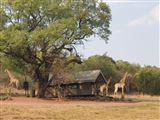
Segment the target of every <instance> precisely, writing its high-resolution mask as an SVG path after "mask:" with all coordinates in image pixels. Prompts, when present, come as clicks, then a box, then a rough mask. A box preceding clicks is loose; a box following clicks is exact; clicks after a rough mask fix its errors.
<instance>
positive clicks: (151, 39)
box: [78, 0, 160, 66]
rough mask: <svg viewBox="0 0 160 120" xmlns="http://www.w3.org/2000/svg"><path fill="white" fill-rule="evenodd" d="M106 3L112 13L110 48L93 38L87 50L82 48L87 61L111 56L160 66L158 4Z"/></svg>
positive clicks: (131, 0)
mask: <svg viewBox="0 0 160 120" xmlns="http://www.w3.org/2000/svg"><path fill="white" fill-rule="evenodd" d="M104 1H105V2H107V3H108V4H109V5H110V8H111V10H112V12H111V13H112V21H111V27H110V30H111V31H112V34H111V35H110V37H109V42H108V44H106V43H105V42H104V41H103V40H101V39H100V38H98V37H91V38H89V39H90V41H89V42H86V43H85V45H84V46H81V47H78V51H79V53H80V54H81V55H82V56H83V58H88V57H89V56H92V55H96V54H99V55H102V54H104V53H106V52H107V54H108V55H109V56H111V57H113V58H114V59H115V60H120V59H121V60H125V61H129V62H131V63H138V64H141V65H155V66H159V56H160V55H159V54H160V52H159V46H160V42H159V33H160V32H159V27H160V26H159V21H160V20H159V2H158V0H154V1H153V0H142V1H141V0H104Z"/></svg>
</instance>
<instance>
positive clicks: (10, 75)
mask: <svg viewBox="0 0 160 120" xmlns="http://www.w3.org/2000/svg"><path fill="white" fill-rule="evenodd" d="M7 73H8V76H9V77H10V79H13V78H15V77H14V76H13V75H12V74H11V72H10V71H9V70H7Z"/></svg>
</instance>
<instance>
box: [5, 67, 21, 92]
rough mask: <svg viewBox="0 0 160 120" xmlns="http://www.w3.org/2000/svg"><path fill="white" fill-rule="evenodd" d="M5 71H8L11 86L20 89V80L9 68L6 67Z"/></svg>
mask: <svg viewBox="0 0 160 120" xmlns="http://www.w3.org/2000/svg"><path fill="white" fill-rule="evenodd" d="M5 72H7V74H8V76H9V78H10V80H9V86H14V85H15V87H16V88H17V89H19V80H18V79H16V77H15V76H14V75H13V74H12V73H11V72H10V71H9V70H8V69H5Z"/></svg>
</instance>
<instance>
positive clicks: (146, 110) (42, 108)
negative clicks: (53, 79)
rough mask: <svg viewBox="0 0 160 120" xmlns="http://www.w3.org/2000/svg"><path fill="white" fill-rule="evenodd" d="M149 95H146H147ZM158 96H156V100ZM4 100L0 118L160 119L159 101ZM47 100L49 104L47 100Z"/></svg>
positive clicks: (44, 119) (19, 119) (34, 119)
mask: <svg viewBox="0 0 160 120" xmlns="http://www.w3.org/2000/svg"><path fill="white" fill-rule="evenodd" d="M146 99H147V98H146ZM158 99H159V97H158V98H157V100H158ZM26 101H28V102H30V103H28V104H23V103H21V102H20V101H18V103H16V104H15V102H14V101H11V102H3V103H2V102H1V105H0V110H1V111H0V120H125V119H126V120H159V119H160V116H159V115H160V111H159V108H160V104H159V101H155V98H154V101H147V102H146V101H145V102H138V103H115V102H89V101H61V102H57V101H43V100H33V102H31V101H32V99H30V98H27V99H26ZM47 103H48V104H47Z"/></svg>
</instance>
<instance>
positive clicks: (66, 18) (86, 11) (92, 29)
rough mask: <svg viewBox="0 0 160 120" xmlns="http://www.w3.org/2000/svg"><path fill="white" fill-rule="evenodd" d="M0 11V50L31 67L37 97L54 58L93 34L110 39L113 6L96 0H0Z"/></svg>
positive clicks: (46, 79) (69, 52)
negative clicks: (36, 85)
mask: <svg viewBox="0 0 160 120" xmlns="http://www.w3.org/2000/svg"><path fill="white" fill-rule="evenodd" d="M0 14H1V16H0V25H1V26H0V52H1V53H2V54H3V55H7V56H10V57H12V58H13V59H16V60H19V61H20V62H24V63H26V64H27V65H29V66H30V68H31V69H32V71H33V73H34V79H35V80H37V82H38V97H44V95H45V91H46V88H47V85H48V84H49V83H50V81H49V80H48V77H49V72H50V71H51V69H52V68H53V67H54V66H53V63H54V61H55V59H57V58H58V59H59V58H67V57H69V56H70V54H71V53H72V54H73V53H75V52H76V50H75V46H76V45H79V44H83V42H84V41H85V40H86V38H88V37H90V36H91V35H98V36H100V37H101V38H102V39H104V40H105V41H107V40H108V36H109V34H110V33H111V32H110V30H109V24H110V20H111V14H110V8H109V6H108V5H107V4H106V3H103V2H98V1H97V0H1V7H0ZM72 58H73V59H70V61H68V62H67V63H71V62H76V58H77V57H72Z"/></svg>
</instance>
